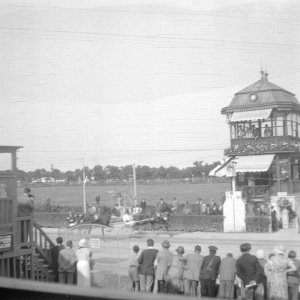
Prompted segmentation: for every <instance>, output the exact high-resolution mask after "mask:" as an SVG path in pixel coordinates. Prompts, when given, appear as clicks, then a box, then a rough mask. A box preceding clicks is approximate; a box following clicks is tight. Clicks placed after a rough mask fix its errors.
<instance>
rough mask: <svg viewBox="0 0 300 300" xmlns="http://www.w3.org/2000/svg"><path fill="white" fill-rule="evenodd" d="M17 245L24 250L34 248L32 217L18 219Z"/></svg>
mask: <svg viewBox="0 0 300 300" xmlns="http://www.w3.org/2000/svg"><path fill="white" fill-rule="evenodd" d="M17 245H19V248H23V249H24V248H31V247H32V246H33V237H32V217H30V216H28V217H18V218H17Z"/></svg>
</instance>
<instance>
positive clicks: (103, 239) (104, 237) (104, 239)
mask: <svg viewBox="0 0 300 300" xmlns="http://www.w3.org/2000/svg"><path fill="white" fill-rule="evenodd" d="M102 237H103V241H105V237H104V227H102Z"/></svg>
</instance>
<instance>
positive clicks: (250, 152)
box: [213, 71, 300, 213]
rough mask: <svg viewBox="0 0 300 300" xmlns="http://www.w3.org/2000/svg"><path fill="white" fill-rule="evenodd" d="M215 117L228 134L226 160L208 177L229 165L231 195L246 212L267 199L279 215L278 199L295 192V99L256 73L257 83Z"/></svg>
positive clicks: (299, 142)
mask: <svg viewBox="0 0 300 300" xmlns="http://www.w3.org/2000/svg"><path fill="white" fill-rule="evenodd" d="M221 113H222V114H224V115H226V117H227V121H228V124H229V128H230V147H229V148H228V149H226V150H225V155H226V156H228V157H229V158H230V159H229V160H228V161H227V162H226V164H224V165H223V166H221V168H219V169H217V170H215V174H213V175H218V174H217V173H218V172H222V168H223V172H224V167H225V165H227V169H228V164H229V165H230V162H231V167H232V165H234V169H235V175H236V177H235V180H234V183H235V189H236V190H237V191H241V193H242V198H243V200H244V201H245V203H247V209H248V210H249V209H250V210H253V209H255V207H257V205H258V204H259V203H260V202H264V201H268V200H270V199H271V202H272V204H274V205H275V206H276V207H277V209H278V210H279V213H280V206H281V202H280V201H281V200H280V197H282V195H285V194H287V195H294V196H295V194H297V193H299V192H300V104H299V102H298V100H297V98H296V97H295V94H293V93H291V92H289V91H287V90H285V89H283V88H281V87H279V86H277V85H275V84H273V83H271V82H270V81H269V80H268V74H267V73H266V72H264V71H261V78H260V79H259V80H258V81H256V82H255V83H253V84H251V85H250V86H248V87H246V88H244V89H243V90H241V91H239V92H237V93H236V94H235V95H234V97H233V99H232V101H231V103H230V104H229V105H228V106H226V107H224V108H223V109H222V111H221ZM232 163H233V164H232ZM278 193H279V194H278ZM276 197H277V198H276ZM278 197H279V198H278ZM291 204H292V206H293V208H294V209H296V208H295V207H294V206H295V204H294V201H291ZM281 210H282V209H281Z"/></svg>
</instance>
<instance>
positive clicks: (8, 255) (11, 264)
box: [0, 217, 55, 282]
mask: <svg viewBox="0 0 300 300" xmlns="http://www.w3.org/2000/svg"><path fill="white" fill-rule="evenodd" d="M16 236H17V238H16V239H15V240H16V243H15V246H14V247H13V248H12V249H11V251H7V252H3V253H0V277H1V276H2V277H10V278H19V279H30V280H37V281H48V282H51V281H53V273H54V271H53V269H52V268H51V256H50V249H51V248H52V247H54V246H55V244H54V243H53V242H52V241H51V239H50V238H49V236H48V235H47V234H46V233H45V232H44V231H43V229H42V228H41V226H40V225H39V224H37V223H36V222H35V221H34V220H33V219H32V218H31V217H21V218H17V232H16Z"/></svg>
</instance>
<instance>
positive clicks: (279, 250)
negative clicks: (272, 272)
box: [274, 245, 285, 254]
mask: <svg viewBox="0 0 300 300" xmlns="http://www.w3.org/2000/svg"><path fill="white" fill-rule="evenodd" d="M274 251H275V252H276V253H278V254H284V253H285V248H284V247H283V246H282V245H280V246H276V247H275V248H274Z"/></svg>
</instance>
